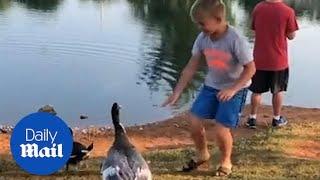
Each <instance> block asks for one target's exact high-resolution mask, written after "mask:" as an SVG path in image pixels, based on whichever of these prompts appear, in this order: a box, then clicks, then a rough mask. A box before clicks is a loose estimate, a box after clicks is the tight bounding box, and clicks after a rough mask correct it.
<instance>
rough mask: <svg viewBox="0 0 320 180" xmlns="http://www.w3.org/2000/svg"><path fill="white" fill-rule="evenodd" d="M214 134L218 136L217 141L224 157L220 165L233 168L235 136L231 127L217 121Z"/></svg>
mask: <svg viewBox="0 0 320 180" xmlns="http://www.w3.org/2000/svg"><path fill="white" fill-rule="evenodd" d="M213 131H214V132H213V133H214V135H215V138H216V143H217V145H218V147H219V150H220V152H221V153H222V154H221V155H222V157H221V159H220V166H222V167H226V168H229V169H231V167H232V163H231V154H232V144H233V137H232V134H231V130H230V128H227V127H225V126H223V125H222V124H220V123H217V124H216V126H215V127H214V130H213Z"/></svg>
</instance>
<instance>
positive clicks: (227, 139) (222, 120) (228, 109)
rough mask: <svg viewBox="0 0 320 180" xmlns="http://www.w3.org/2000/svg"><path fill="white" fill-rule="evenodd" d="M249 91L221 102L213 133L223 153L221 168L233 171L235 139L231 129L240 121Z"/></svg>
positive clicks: (241, 92) (242, 91)
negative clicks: (232, 156)
mask: <svg viewBox="0 0 320 180" xmlns="http://www.w3.org/2000/svg"><path fill="white" fill-rule="evenodd" d="M246 97H247V90H246V89H243V90H241V91H239V92H238V93H237V94H236V95H235V96H234V97H233V98H232V99H231V100H229V101H227V102H220V103H219V108H218V110H217V115H216V122H217V124H216V126H215V128H214V130H213V133H214V135H215V138H216V142H217V145H218V146H219V149H220V151H221V153H222V157H221V159H220V163H221V164H220V166H221V167H223V168H227V169H231V167H232V163H231V154H232V144H233V137H232V134H231V128H236V127H237V125H238V123H239V121H240V116H241V112H242V109H243V107H244V105H245V101H246Z"/></svg>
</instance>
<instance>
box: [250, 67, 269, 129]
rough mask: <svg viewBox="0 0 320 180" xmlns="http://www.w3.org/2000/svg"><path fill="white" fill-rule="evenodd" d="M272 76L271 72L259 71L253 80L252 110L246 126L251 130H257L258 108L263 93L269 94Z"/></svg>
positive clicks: (251, 88) (251, 87) (251, 89)
mask: <svg viewBox="0 0 320 180" xmlns="http://www.w3.org/2000/svg"><path fill="white" fill-rule="evenodd" d="M270 83H271V74H270V71H262V70H257V71H256V74H255V75H254V76H253V78H252V84H251V86H250V88H249V89H250V91H251V92H252V95H251V110H250V115H249V118H248V121H247V123H246V125H247V126H248V127H249V128H252V129H255V128H256V121H257V113H258V107H259V105H260V104H261V97H262V96H261V95H262V93H265V92H268V91H269V89H270V85H271V84H270Z"/></svg>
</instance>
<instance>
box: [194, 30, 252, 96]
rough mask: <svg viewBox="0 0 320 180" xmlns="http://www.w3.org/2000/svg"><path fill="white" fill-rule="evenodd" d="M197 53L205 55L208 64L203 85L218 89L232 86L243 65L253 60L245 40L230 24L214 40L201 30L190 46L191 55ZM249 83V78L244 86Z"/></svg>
mask: <svg viewBox="0 0 320 180" xmlns="http://www.w3.org/2000/svg"><path fill="white" fill-rule="evenodd" d="M199 53H200V54H203V55H204V56H205V59H206V62H207V65H208V74H207V77H206V79H205V85H207V86H210V87H213V88H215V89H219V90H221V89H224V88H228V87H230V86H232V85H233V84H234V83H235V81H236V80H237V79H238V78H239V77H240V74H241V73H242V71H243V65H246V64H248V63H250V62H252V61H253V57H252V53H251V50H250V49H249V46H248V42H247V40H246V39H245V38H244V37H243V36H240V35H239V34H238V32H236V30H235V29H234V28H233V27H231V26H229V27H228V30H227V32H226V33H225V34H224V35H223V37H220V38H219V39H215V40H214V39H212V38H210V36H208V35H206V34H204V33H203V32H201V33H200V34H199V35H198V37H197V39H196V41H195V43H194V45H193V48H192V55H196V54H199ZM250 84H251V80H250V81H249V82H248V83H247V84H246V86H245V87H248V86H250ZM245 87H244V88H245Z"/></svg>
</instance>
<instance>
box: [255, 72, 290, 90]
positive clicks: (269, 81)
mask: <svg viewBox="0 0 320 180" xmlns="http://www.w3.org/2000/svg"><path fill="white" fill-rule="evenodd" d="M288 81H289V68H287V69H285V70H281V71H262V70H257V72H256V74H255V75H254V76H253V77H252V84H251V86H250V87H249V89H250V91H252V92H253V93H259V94H260V93H265V92H268V91H269V90H271V93H273V94H275V93H278V92H281V91H287V87H288Z"/></svg>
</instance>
